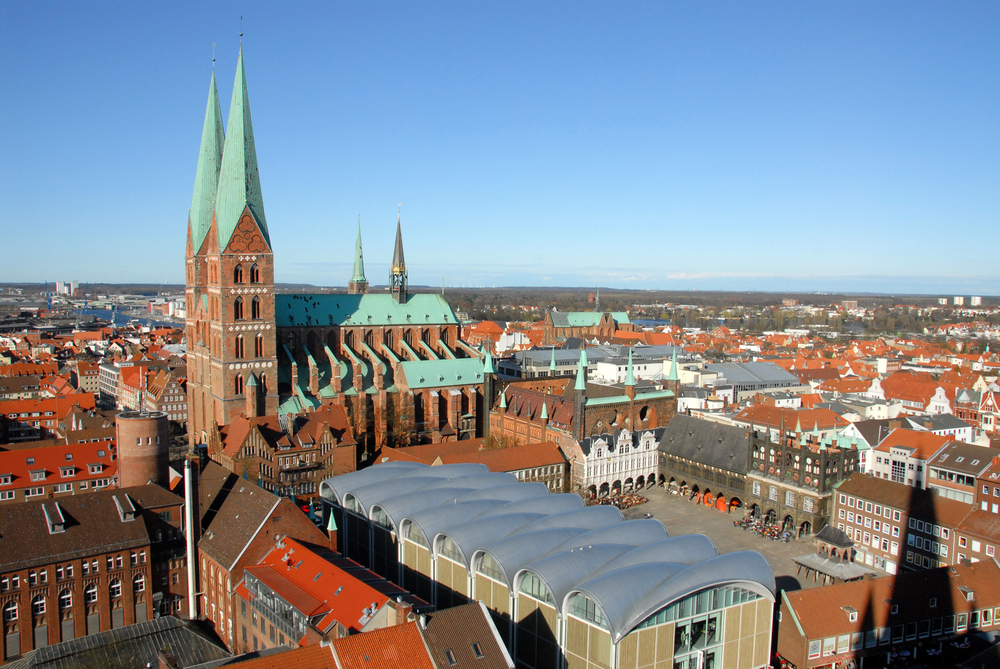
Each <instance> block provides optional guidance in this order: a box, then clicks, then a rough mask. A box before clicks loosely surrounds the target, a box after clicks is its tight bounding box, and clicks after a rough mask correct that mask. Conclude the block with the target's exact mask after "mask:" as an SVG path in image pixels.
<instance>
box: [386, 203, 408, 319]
mask: <svg viewBox="0 0 1000 669" xmlns="http://www.w3.org/2000/svg"><path fill="white" fill-rule="evenodd" d="M389 290H390V291H391V292H392V296H393V297H394V298H396V301H397V302H399V303H400V304H402V303H403V302H406V260H404V259H403V228H402V223H401V217H400V215H399V214H398V213H397V215H396V248H395V250H394V251H393V252H392V277H391V278H390V280H389Z"/></svg>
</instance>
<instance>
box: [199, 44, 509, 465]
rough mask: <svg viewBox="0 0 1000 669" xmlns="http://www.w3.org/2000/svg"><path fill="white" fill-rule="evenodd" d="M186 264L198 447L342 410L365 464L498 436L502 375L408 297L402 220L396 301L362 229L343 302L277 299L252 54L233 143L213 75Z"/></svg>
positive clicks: (239, 80) (450, 323) (232, 112)
mask: <svg viewBox="0 0 1000 669" xmlns="http://www.w3.org/2000/svg"><path fill="white" fill-rule="evenodd" d="M186 263H187V265H186V298H187V322H186V327H187V346H188V358H187V360H188V405H189V406H188V411H189V413H188V415H189V426H190V430H189V434H190V439H191V441H192V443H202V444H209V445H210V450H211V444H212V443H213V441H214V442H216V443H217V442H218V441H219V436H218V435H219V430H220V428H221V427H222V426H225V425H229V424H231V423H233V422H234V421H237V420H238V419H240V420H243V419H246V420H248V421H250V422H252V421H253V420H254V419H257V418H258V417H259V418H260V419H264V418H265V417H268V416H271V417H273V416H280V417H287V416H289V415H298V414H302V413H306V412H313V411H316V410H317V409H320V408H321V407H328V406H336V405H339V406H342V407H343V408H344V410H345V411H346V413H347V416H348V417H349V419H350V423H351V426H352V429H353V432H354V437H355V439H356V440H357V444H358V449H359V455H360V454H361V452H367V453H372V452H374V450H375V449H377V448H378V447H380V446H382V445H385V444H390V445H405V444H408V443H421V442H438V441H447V440H456V439H467V438H471V437H476V436H483V434H484V432H486V431H488V429H489V428H488V421H487V415H488V411H489V407H490V405H491V404H492V399H493V397H492V393H493V389H492V388H493V373H492V372H493V366H492V361H491V360H490V359H489V358H488V357H485V358H484V355H483V354H482V353H480V352H479V351H477V350H475V349H473V348H472V347H470V346H469V345H467V344H466V343H465V342H463V341H462V340H461V339H460V337H459V334H460V330H459V323H458V321H457V319H456V317H455V313H454V312H453V311H452V309H451V307H450V306H449V304H448V302H447V301H445V299H444V298H443V297H442V296H440V295H437V294H415V295H410V294H409V293H408V292H407V273H406V262H405V259H404V256H403V239H402V231H401V228H400V223H399V220H398V219H397V222H396V245H395V251H394V254H393V259H392V269H391V277H390V282H389V291H388V292H386V293H380V294H372V293H369V291H368V282H367V280H366V278H365V275H364V262H363V259H362V253H361V230H360V227H359V229H358V236H357V241H356V246H355V258H354V275H353V277H352V279H351V281H350V283H349V285H348V290H347V293H346V294H325V295H313V294H304V295H290V294H280V295H279V294H276V292H275V284H274V254H273V252H272V247H271V237H270V232H269V229H268V225H267V218H266V217H265V215H264V200H263V197H262V192H261V184H260V175H259V173H258V169H257V153H256V150H255V148H254V136H253V127H252V125H251V121H250V100H249V96H248V94H247V85H246V75H245V72H244V67H243V52H242V48H241V50H240V56H239V60H238V63H237V67H236V81H235V84H234V87H233V96H232V103H231V105H230V108H229V121H228V124H227V126H226V128H225V130H224V129H223V125H222V114H221V110H220V106H219V96H218V92H217V89H216V83H215V73H214V72H213V73H212V80H211V85H210V88H209V95H208V106H207V109H206V111H205V124H204V128H203V130H202V137H201V149H200V152H199V155H198V166H197V171H196V176H195V185H194V195H193V197H192V201H191V211H190V215H189V218H188V236H187V253H186ZM287 424H288V422H287V418H286V419H285V421H284V422H283V425H287ZM294 424H295V423H294V421H293V422H292V423H291V425H293V426H294ZM217 447H218V448H223V446H218V443H217ZM362 449H363V450H362Z"/></svg>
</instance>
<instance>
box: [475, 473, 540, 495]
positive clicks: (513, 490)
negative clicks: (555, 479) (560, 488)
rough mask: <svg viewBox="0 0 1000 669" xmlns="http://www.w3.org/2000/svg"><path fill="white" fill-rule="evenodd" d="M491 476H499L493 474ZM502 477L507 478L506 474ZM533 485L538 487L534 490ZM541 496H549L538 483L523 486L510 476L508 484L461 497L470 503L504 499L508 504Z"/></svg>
mask: <svg viewBox="0 0 1000 669" xmlns="http://www.w3.org/2000/svg"><path fill="white" fill-rule="evenodd" d="M493 476H500V475H499V474H493ZM503 476H508V474H503ZM498 480H500V479H498ZM463 483H464V481H463ZM535 485H537V486H538V487H537V488H536V487H535ZM539 488H541V490H539ZM542 494H545V495H547V494H549V489H548V488H546V487H545V486H544V485H543V484H541V483H538V484H530V485H525V484H523V483H518V482H517V479H516V478H514V477H513V476H511V477H510V482H509V483H501V484H500V485H498V486H496V487H493V488H484V489H482V490H479V491H475V492H470V493H466V494H465V495H463V496H462V501H463V502H464V501H472V500H474V499H479V498H485V497H488V498H490V499H505V500H507V501H510V502H516V501H519V500H522V499H529V498H535V497H541V496H542Z"/></svg>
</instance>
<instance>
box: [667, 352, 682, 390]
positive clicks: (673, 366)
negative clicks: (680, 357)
mask: <svg viewBox="0 0 1000 669" xmlns="http://www.w3.org/2000/svg"><path fill="white" fill-rule="evenodd" d="M680 380H681V377H680V375H679V374H678V373H677V347H676V346H674V350H673V353H672V354H671V356H670V374H669V375H667V381H680Z"/></svg>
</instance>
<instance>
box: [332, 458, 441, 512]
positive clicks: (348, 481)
mask: <svg viewBox="0 0 1000 669" xmlns="http://www.w3.org/2000/svg"><path fill="white" fill-rule="evenodd" d="M415 469H430V466H429V465H425V464H421V463H419V462H386V463H383V464H381V465H376V466H374V467H368V468H366V469H360V470H358V471H356V472H348V473H347V474H341V475H340V476H334V477H333V478H328V479H326V480H325V481H323V482H322V483H320V484H319V494H320V496H321V497H323V499H328V500H331V501H334V502H336V503H337V504H343V503H344V493H346V492H347V491H348V490H350V489H351V488H360V487H361V486H365V485H368V484H369V483H376V482H380V481H388V480H389V479H393V478H397V477H399V476H403V475H405V474H407V473H409V472H412V471H413V470H415Z"/></svg>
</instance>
